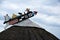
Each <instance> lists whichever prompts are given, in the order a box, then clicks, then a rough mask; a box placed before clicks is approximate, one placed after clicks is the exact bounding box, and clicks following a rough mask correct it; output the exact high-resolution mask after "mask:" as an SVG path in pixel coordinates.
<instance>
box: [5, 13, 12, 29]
mask: <svg viewBox="0 0 60 40" xmlns="http://www.w3.org/2000/svg"><path fill="white" fill-rule="evenodd" d="M4 18H5V21H8V20H9V19H11V18H10V17H9V16H8V14H6V16H4ZM7 26H9V23H6V26H5V27H4V29H6V27H7Z"/></svg>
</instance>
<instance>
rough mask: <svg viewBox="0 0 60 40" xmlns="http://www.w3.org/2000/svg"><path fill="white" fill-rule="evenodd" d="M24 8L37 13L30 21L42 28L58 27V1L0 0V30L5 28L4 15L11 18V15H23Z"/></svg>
mask: <svg viewBox="0 0 60 40" xmlns="http://www.w3.org/2000/svg"><path fill="white" fill-rule="evenodd" d="M26 8H30V10H32V11H34V10H36V11H38V14H37V15H36V16H34V17H32V18H31V20H33V21H34V22H36V23H38V24H39V25H41V26H42V27H43V26H46V27H60V0H0V26H1V27H0V30H1V29H3V27H4V26H5V25H4V24H3V22H4V16H5V15H6V14H8V15H9V16H10V17H11V16H12V14H13V13H15V14H17V13H18V12H22V13H23V12H24V11H25V9H26ZM2 26H3V27H2Z"/></svg>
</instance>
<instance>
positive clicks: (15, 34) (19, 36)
mask: <svg viewBox="0 0 60 40" xmlns="http://www.w3.org/2000/svg"><path fill="white" fill-rule="evenodd" d="M0 40H58V38H57V37H55V36H54V35H53V34H51V33H49V32H47V31H46V30H45V29H42V28H37V27H28V26H26V27H24V26H12V27H11V28H9V29H7V30H5V31H3V32H1V33H0Z"/></svg>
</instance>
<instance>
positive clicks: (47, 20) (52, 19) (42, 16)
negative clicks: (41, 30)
mask: <svg viewBox="0 0 60 40" xmlns="http://www.w3.org/2000/svg"><path fill="white" fill-rule="evenodd" d="M35 18H37V19H41V20H43V22H44V23H46V24H54V23H56V24H60V19H59V18H58V17H56V16H48V15H46V14H42V13H40V14H38V15H37V16H35ZM37 19H36V20H37Z"/></svg>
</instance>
